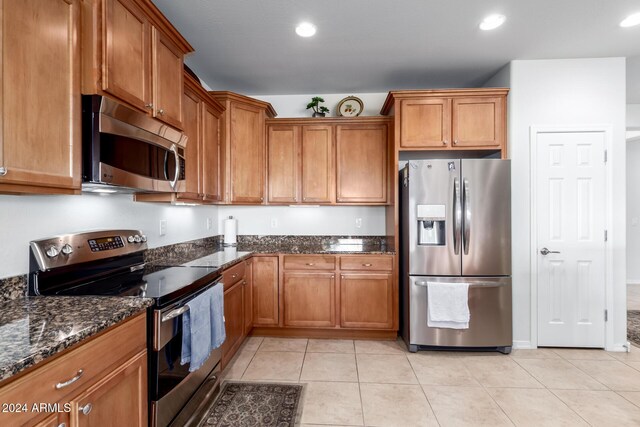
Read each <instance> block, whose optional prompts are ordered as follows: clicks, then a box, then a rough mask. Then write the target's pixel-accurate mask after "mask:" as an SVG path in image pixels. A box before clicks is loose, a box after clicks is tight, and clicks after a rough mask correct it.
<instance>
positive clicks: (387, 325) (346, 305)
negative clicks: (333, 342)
mask: <svg viewBox="0 0 640 427" xmlns="http://www.w3.org/2000/svg"><path fill="white" fill-rule="evenodd" d="M340 326H342V327H343V328H361V329H391V328H393V278H392V275H391V274H390V273H343V274H341V275H340Z"/></svg>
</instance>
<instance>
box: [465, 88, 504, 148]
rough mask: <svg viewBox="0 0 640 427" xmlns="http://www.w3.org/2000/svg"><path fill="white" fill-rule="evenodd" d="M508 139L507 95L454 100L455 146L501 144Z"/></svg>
mask: <svg viewBox="0 0 640 427" xmlns="http://www.w3.org/2000/svg"><path fill="white" fill-rule="evenodd" d="M504 140H505V98H504V97H469V98H456V99H454V100H453V144H454V147H465V148H467V147H473V148H500V146H502V145H503V144H504Z"/></svg>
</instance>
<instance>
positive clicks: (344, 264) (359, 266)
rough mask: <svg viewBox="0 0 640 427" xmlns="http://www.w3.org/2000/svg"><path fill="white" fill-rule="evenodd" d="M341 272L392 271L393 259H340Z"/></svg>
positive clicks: (368, 256)
mask: <svg viewBox="0 0 640 427" xmlns="http://www.w3.org/2000/svg"><path fill="white" fill-rule="evenodd" d="M340 270H362V271H368V270H371V271H392V270H393V257H390V256H385V255H363V256H342V257H340Z"/></svg>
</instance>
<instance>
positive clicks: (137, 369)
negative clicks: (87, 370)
mask: <svg viewBox="0 0 640 427" xmlns="http://www.w3.org/2000/svg"><path fill="white" fill-rule="evenodd" d="M71 407H72V409H71V425H73V426H80V427H82V426H87V427H88V426H108V425H113V426H125V425H126V426H131V427H146V426H147V414H146V407H147V353H146V352H142V353H140V354H138V355H137V356H136V357H134V358H133V359H131V360H129V361H128V362H127V363H126V364H124V365H122V366H120V367H119V368H117V369H116V370H115V371H114V372H112V373H111V374H109V375H108V376H107V377H106V378H104V379H103V380H102V381H100V382H98V383H97V384H96V385H94V386H93V387H91V388H90V389H89V390H87V392H86V393H84V394H83V395H82V396H80V397H78V398H77V399H74V400H73V401H72V402H71ZM140 408H145V412H144V413H142V411H140Z"/></svg>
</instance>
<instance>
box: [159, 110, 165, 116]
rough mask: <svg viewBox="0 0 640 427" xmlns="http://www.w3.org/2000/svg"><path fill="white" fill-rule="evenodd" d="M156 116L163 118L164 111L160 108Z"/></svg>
mask: <svg viewBox="0 0 640 427" xmlns="http://www.w3.org/2000/svg"><path fill="white" fill-rule="evenodd" d="M158 114H160V115H161V116H164V110H163V109H162V108H161V109H159V110H158Z"/></svg>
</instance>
